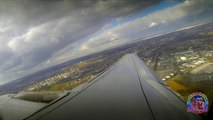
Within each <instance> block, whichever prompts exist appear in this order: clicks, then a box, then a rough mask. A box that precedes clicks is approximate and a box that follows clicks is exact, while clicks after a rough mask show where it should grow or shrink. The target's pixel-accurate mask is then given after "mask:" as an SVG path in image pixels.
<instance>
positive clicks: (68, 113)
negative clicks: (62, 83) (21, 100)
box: [26, 54, 199, 120]
mask: <svg viewBox="0 0 213 120" xmlns="http://www.w3.org/2000/svg"><path fill="white" fill-rule="evenodd" d="M80 88H82V89H81V90H80V91H79V92H74V93H70V94H69V95H67V96H65V97H64V98H61V99H59V100H57V101H55V102H53V103H51V104H50V105H48V106H47V107H45V108H43V109H41V110H39V111H37V112H36V113H34V114H32V115H31V116H29V117H27V118H26V119H27V120H34V119H38V120H58V119H61V120H66V119H67V120H70V119H73V120H167V119H168V120H190V119H199V118H198V116H195V115H193V114H192V113H188V112H186V103H185V102H184V101H183V100H182V99H180V98H179V97H178V96H177V95H176V94H175V93H174V92H173V91H172V90H170V89H169V88H168V87H167V86H166V85H165V84H164V83H163V82H162V81H161V80H160V79H159V78H158V77H157V76H156V75H155V74H154V73H153V72H152V71H151V70H150V69H149V68H148V67H147V66H146V65H145V63H144V62H143V61H141V60H140V59H139V58H138V56H136V54H127V55H125V56H124V57H122V58H121V59H120V60H119V61H118V62H117V63H116V64H115V65H114V66H113V67H111V68H110V69H108V70H107V71H105V72H104V73H103V74H102V75H100V76H99V77H97V78H96V79H95V80H93V81H91V82H89V83H87V84H84V85H82V86H80ZM78 89H79V88H78Z"/></svg>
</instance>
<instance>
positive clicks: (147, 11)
mask: <svg viewBox="0 0 213 120" xmlns="http://www.w3.org/2000/svg"><path fill="white" fill-rule="evenodd" d="M179 3H181V1H180V0H179V1H169V0H165V1H162V2H160V3H159V4H157V5H153V6H151V7H149V8H147V9H145V10H142V11H140V12H138V13H136V14H135V15H133V16H131V17H128V18H126V19H123V20H121V21H117V20H116V19H113V20H112V21H111V27H112V28H113V27H116V26H118V25H121V24H123V23H126V22H130V21H133V20H136V19H138V18H142V17H144V16H147V15H149V14H151V13H153V12H156V11H160V10H163V9H166V8H169V7H173V6H175V5H177V4H179Z"/></svg>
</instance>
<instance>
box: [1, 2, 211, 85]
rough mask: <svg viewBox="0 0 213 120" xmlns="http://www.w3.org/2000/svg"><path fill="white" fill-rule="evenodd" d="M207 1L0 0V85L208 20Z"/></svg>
mask: <svg viewBox="0 0 213 120" xmlns="http://www.w3.org/2000/svg"><path fill="white" fill-rule="evenodd" d="M212 5H213V1H212V0H187V1H182V0H177V1H175V0H174V1H170V0H165V1H158V0H150V1H149V2H147V1H146V0H139V1H134V2H133V1H122V0H121V1H84V0H82V1H74V0H73V1H66V0H64V1H45V2H44V1H27V0H17V1H14V0H7V1H6V0H0V19H1V20H0V84H1V83H5V82H8V81H10V80H14V79H17V78H18V77H21V76H24V75H27V74H29V73H33V72H35V71H38V70H40V69H43V68H47V67H49V66H52V65H55V64H57V63H59V62H63V61H67V60H69V59H73V58H77V57H80V56H83V55H86V54H90V53H94V52H98V51H101V50H103V49H108V48H111V47H116V46H118V45H121V44H126V43H129V42H132V41H133V40H135V39H138V38H146V37H148V36H151V35H155V34H158V33H164V32H168V31H171V30H176V29H179V28H181V27H185V26H189V25H192V24H198V23H203V22H206V21H212V19H213V16H212V14H211V12H212V11H213V8H212ZM142 10H143V11H142ZM1 81H4V82H1Z"/></svg>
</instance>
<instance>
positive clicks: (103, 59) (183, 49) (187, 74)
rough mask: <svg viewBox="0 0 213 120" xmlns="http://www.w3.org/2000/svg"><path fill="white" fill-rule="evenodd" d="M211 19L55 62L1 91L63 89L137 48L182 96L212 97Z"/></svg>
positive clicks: (82, 81)
mask: <svg viewBox="0 0 213 120" xmlns="http://www.w3.org/2000/svg"><path fill="white" fill-rule="evenodd" d="M212 33H213V23H207V24H204V25H201V26H197V27H193V28H190V29H185V30H180V31H174V32H171V33H168V34H164V35H160V36H157V37H153V38H149V39H147V40H140V41H137V42H134V43H131V44H128V45H124V46H120V47H118V48H114V49H110V50H106V51H103V52H100V53H95V54H92V55H89V56H85V57H82V58H78V59H75V60H71V61H68V62H65V63H63V64H59V65H56V66H54V67H51V68H48V69H45V70H42V71H39V72H37V73H35V74H32V75H29V76H26V77H23V78H20V79H18V80H15V81H12V82H10V83H7V84H4V85H2V86H0V95H3V94H16V93H23V92H36V93H38V94H39V92H43V91H46V92H48V91H50V92H55V91H60V92H63V91H66V90H72V89H73V88H75V87H77V86H78V85H80V84H82V83H85V82H90V81H92V80H94V79H95V78H96V77H97V76H99V75H100V74H101V73H103V72H104V71H105V70H106V69H108V68H110V67H111V66H112V65H113V64H115V63H116V62H117V61H118V60H119V59H120V58H121V57H122V56H123V55H125V54H127V53H133V52H137V54H138V56H139V57H140V59H141V60H143V61H145V62H146V63H147V65H148V66H149V67H150V68H151V69H152V70H153V71H155V72H156V74H157V75H158V76H159V77H160V79H162V81H164V82H165V83H166V84H167V85H168V86H169V87H170V88H171V89H173V90H174V91H176V92H177V93H179V94H180V95H181V96H182V98H183V99H184V100H187V97H188V95H189V94H191V93H192V92H197V91H200V92H203V93H205V94H206V95H207V97H208V99H209V103H210V104H212V101H213V96H212V95H213V90H212V88H213V69H212V66H213V48H212V46H213V34H212Z"/></svg>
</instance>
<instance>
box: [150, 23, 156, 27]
mask: <svg viewBox="0 0 213 120" xmlns="http://www.w3.org/2000/svg"><path fill="white" fill-rule="evenodd" d="M156 25H157V23H155V22H152V23H151V24H150V25H149V28H150V27H153V26H156Z"/></svg>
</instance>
